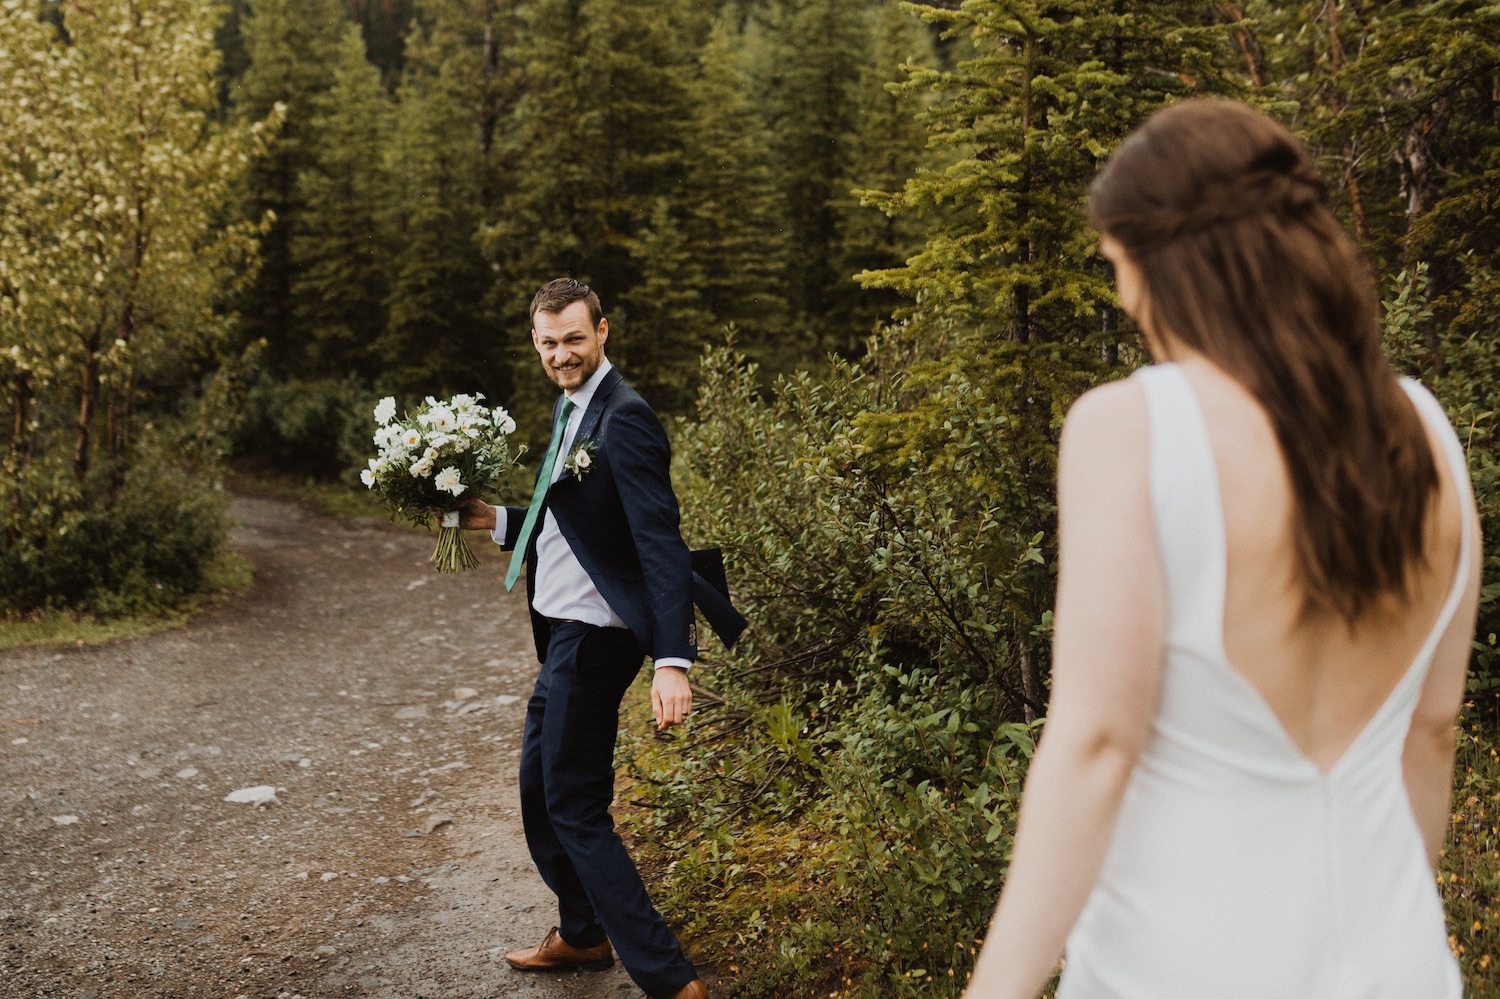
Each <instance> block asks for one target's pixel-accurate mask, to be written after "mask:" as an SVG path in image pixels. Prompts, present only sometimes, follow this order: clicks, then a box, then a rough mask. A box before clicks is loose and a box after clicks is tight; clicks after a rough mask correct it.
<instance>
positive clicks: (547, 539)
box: [491, 360, 692, 669]
mask: <svg viewBox="0 0 1500 999" xmlns="http://www.w3.org/2000/svg"><path fill="white" fill-rule="evenodd" d="M613 367H614V365H613V364H610V363H609V361H608V360H605V361H604V363H603V364H601V365H599V370H598V371H595V372H594V374H593V375H592V376H591V377H590V378H589V380H588V381H586V382H584V383H583V384H582V385H581V386H579V387H578V388H577V389H575V390H574V391H572V392H568V393H566V395H567V397H568V399H569V400H570V401H571V402H572V403H573V412H571V413H569V414H568V422H567V424H566V425H565V426H564V427H563V428H562V446H561V447H560V448H558V451H557V460H556V461H555V462H554V463H553V465H552V479H551V481H552V482H556V481H557V480H558V478H559V477H561V476H562V473H563V465H564V464H565V463H566V462H567V460H568V458H569V457H570V456H571V454H572V447H573V438H574V436H576V435H577V433H578V425H579V424H580V423H582V422H583V414H584V413H585V412H586V411H587V410H588V408H589V403H590V402H591V401H592V400H593V398H594V392H595V391H597V390H598V388H599V383H600V382H602V381H604V376H605V375H607V374H609V371H610V369H611V368H613ZM506 517H507V514H506V511H505V507H503V506H502V507H499V508H497V509H496V511H495V531H494V534H493V535H491V536H492V537H493V538H494V539H495V541H496V543H501V542H503V541H504V540H505V527H506ZM524 554H525V553H524V552H516V553H515V554H514V555H512V556H511V557H512V558H521V557H523V556H524ZM534 568H535V570H536V588H535V593H534V595H533V596H532V600H531V605H532V606H533V607H534V608H536V612H537V613H538V614H540V615H542V616H543V617H550V618H553V619H554V620H558V621H582V622H583V623H584V624H592V625H596V626H597V627H600V628H624V627H626V625H625V621H624V620H623V619H622V618H621V617H620V615H618V614H616V613H615V611H614V608H613V607H611V606H610V605H609V602H608V601H607V600H605V599H604V595H603V594H601V593H600V592H599V590H598V588H597V587H596V586H594V581H593V580H592V579H590V578H589V574H588V572H587V571H586V570H585V569H584V568H583V565H582V564H581V563H580V562H579V561H578V556H577V555H574V554H573V549H572V547H571V546H570V545H569V544H568V539H567V538H565V537H563V535H562V531H561V530H559V529H558V527H557V521H556V520H555V519H553V517H552V514H551V513H550V512H549V511H547V510H543V511H542V517H541V522H540V523H539V524H538V526H537V532H536V564H535V567H534ZM646 651H647V653H649V652H650V651H651V650H650V649H647V650H646ZM690 665H692V663H691V662H690V661H689V660H687V659H679V658H674V657H663V658H661V659H658V660H656V668H657V669H661V668H662V667H663V666H680V667H682V668H683V669H686V668H688V667H689V666H690Z"/></svg>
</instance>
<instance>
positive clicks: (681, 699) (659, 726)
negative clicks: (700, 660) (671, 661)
mask: <svg viewBox="0 0 1500 999" xmlns="http://www.w3.org/2000/svg"><path fill="white" fill-rule="evenodd" d="M692 710H693V688H692V687H690V686H689V685H688V677H687V670H685V669H683V668H682V667H680V666H662V667H661V668H659V669H658V670H657V671H656V675H655V677H653V678H652V680H651V713H652V714H653V715H655V716H656V730H657V731H658V732H665V731H666V730H667V729H669V728H671V727H672V726H673V725H676V724H678V723H679V722H681V721H682V720H683V719H684V718H686V717H687V716H688V713H689V712H690V711H692Z"/></svg>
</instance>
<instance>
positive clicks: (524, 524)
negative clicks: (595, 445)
mask: <svg viewBox="0 0 1500 999" xmlns="http://www.w3.org/2000/svg"><path fill="white" fill-rule="evenodd" d="M572 412H573V400H572V399H564V400H563V404H562V408H561V409H560V410H558V411H557V423H555V424H554V425H553V427H552V443H551V444H549V445H548V446H547V455H546V457H544V458H543V459H542V470H541V472H540V473H538V475H537V477H536V489H535V490H533V491H532V493H531V505H530V506H528V507H527V508H526V519H525V520H523V521H521V533H520V534H518V535H517V536H516V547H515V549H514V550H513V551H512V552H511V556H510V570H509V571H508V572H506V574H505V588H506V590H511V589H514V588H515V585H516V580H518V579H520V578H521V563H522V562H524V561H526V546H527V545H529V544H530V543H531V532H532V531H534V530H536V522H537V520H538V519H539V518H540V517H541V515H542V504H543V503H545V502H546V501H547V490H548V488H550V487H551V485H552V468H553V466H554V465H556V464H557V452H559V451H561V450H562V442H563V432H564V431H565V430H567V429H568V417H569V415H571V414H572Z"/></svg>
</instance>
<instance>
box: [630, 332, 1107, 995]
mask: <svg viewBox="0 0 1500 999" xmlns="http://www.w3.org/2000/svg"><path fill="white" fill-rule="evenodd" d="M932 347H933V345H932V344H931V343H923V344H914V343H912V342H910V341H909V340H908V339H907V338H906V335H905V332H904V331H903V330H899V329H898V330H894V331H891V332H890V333H889V334H887V335H886V336H885V337H884V338H881V339H879V340H877V341H876V342H874V343H873V344H872V349H871V352H870V354H869V357H868V362H867V363H866V364H865V365H864V366H863V367H857V366H854V365H851V364H848V363H845V362H840V361H835V362H833V364H832V366H831V368H830V370H829V372H828V373H827V375H826V376H825V377H824V378H823V379H822V380H821V381H820V380H817V379H814V378H813V377H812V376H810V375H806V374H803V375H799V376H797V377H795V378H790V379H784V380H781V381H779V382H778V383H777V384H776V386H775V387H774V388H773V389H772V391H771V392H769V393H763V392H762V390H761V389H760V386H759V385H758V383H757V373H756V371H755V370H754V368H753V367H751V366H749V365H746V364H745V363H744V362H743V358H737V357H736V356H734V355H733V353H732V352H731V351H728V350H720V351H714V352H712V353H711V354H710V355H709V357H708V359H707V360H706V362H705V365H704V390H703V393H702V395H701V397H700V419H699V422H698V423H696V424H693V425H684V426H682V427H681V428H680V432H679V439H678V452H679V460H680V467H679V469H678V470H677V481H678V483H679V491H680V493H681V495H682V497H683V500H684V505H685V507H686V515H685V523H686V524H688V525H689V529H690V530H692V531H695V532H697V533H698V534H699V535H700V536H699V537H697V538H695V539H694V540H701V541H704V542H711V543H715V544H722V545H724V547H725V551H726V559H727V561H728V563H729V574H730V578H731V579H732V580H733V581H734V582H735V584H736V586H737V587H738V592H737V599H738V600H739V601H740V603H741V604H742V605H744V606H745V607H746V608H747V613H748V616H749V617H750V619H751V621H752V622H753V625H752V628H751V630H750V631H749V632H748V633H747V634H746V636H745V638H744V639H742V643H743V644H742V645H740V646H739V647H738V648H737V649H736V652H735V655H734V657H733V658H732V659H729V660H726V661H722V662H713V661H710V662H707V663H705V668H704V675H705V676H706V677H707V679H706V680H705V681H704V682H705V683H707V685H708V686H709V687H710V688H711V689H712V691H713V694H714V697H715V698H717V703H713V704H710V705H707V707H706V710H705V711H703V712H701V713H700V721H699V723H698V725H699V728H698V730H697V731H698V733H699V735H698V738H697V739H696V740H695V744H694V746H693V747H691V748H690V749H689V750H688V751H687V752H686V754H685V756H681V755H679V756H674V758H673V760H672V761H671V762H670V764H669V765H667V766H665V767H663V769H667V770H668V772H667V773H666V774H665V775H663V776H657V766H656V760H655V758H654V755H653V752H652V750H651V749H650V747H649V746H642V745H639V744H638V745H637V746H636V747H635V748H634V750H633V751H632V753H630V754H628V755H630V757H631V759H632V761H633V769H632V771H631V772H632V775H633V777H634V778H635V781H636V783H635V791H636V797H637V799H638V800H641V801H643V802H645V803H647V804H649V805H651V806H652V807H651V810H650V815H649V818H647V817H644V816H643V817H642V818H641V820H640V821H644V822H649V823H652V824H655V825H660V826H667V827H671V829H672V830H673V831H672V833H671V835H670V836H669V837H650V839H651V840H652V841H654V842H659V841H662V840H663V839H666V840H669V841H670V842H671V843H672V849H671V857H672V860H673V861H674V868H673V870H674V874H673V878H672V888H671V892H670V894H669V895H668V896H667V897H665V898H664V900H663V902H664V905H666V906H667V907H668V908H669V909H674V910H675V909H676V908H677V907H678V906H681V907H682V908H683V909H684V915H685V916H688V917H689V918H692V919H694V920H696V921H697V926H698V928H699V931H700V932H704V933H708V934H712V933H714V932H716V931H715V929H714V927H722V928H724V929H722V930H720V931H717V932H719V933H720V934H721V936H720V937H719V938H718V939H717V940H716V941H715V942H717V943H719V944H720V945H722V946H723V947H724V948H725V949H726V950H739V949H741V948H743V947H744V946H746V945H747V944H752V943H753V944H754V946H755V947H756V949H757V950H758V951H759V952H761V953H770V954H773V955H775V960H774V961H772V962H771V963H769V964H767V965H763V966H760V967H757V968H756V969H755V970H754V971H753V972H747V973H746V974H745V975H743V976H741V978H740V979H739V980H738V986H737V987H738V988H739V989H740V991H741V992H742V993H743V994H751V995H789V994H791V995H795V994H805V993H806V992H807V991H808V990H811V989H812V988H813V987H814V986H815V985H816V986H817V987H818V988H821V987H822V986H825V985H826V986H829V987H847V988H855V989H866V990H870V991H869V992H867V993H863V994H881V995H886V994H916V993H918V992H920V993H921V994H924V995H934V994H946V993H945V992H944V990H945V989H948V990H952V991H954V992H956V991H957V990H958V989H960V988H961V987H962V984H961V983H962V982H963V980H964V975H963V972H964V970H965V969H966V968H967V967H968V965H969V963H970V962H971V961H972V958H973V948H974V945H975V942H976V938H977V937H978V935H979V934H980V933H981V931H982V929H983V927H984V925H985V923H986V921H987V920H988V917H989V914H990V911H991V910H992V908H993V906H994V901H995V896H996V893H997V891H998V887H999V884H1000V879H1001V876H1002V874H1003V872H1004V866H1005V858H1006V855H1007V853H1008V849H1009V841H1010V836H1011V834H1012V831H1013V828H1014V817H1015V809H1016V803H1017V800H1018V797H1019V793H1020V785H1021V778H1022V774H1023V773H1024V770H1025V765H1026V761H1027V760H1028V759H1029V756H1030V752H1031V746H1032V739H1033V737H1034V732H1033V730H1032V725H1031V720H1032V719H1034V718H1035V716H1036V715H1037V714H1038V713H1039V711H1040V708H1041V706H1042V705H1043V704H1044V702H1045V694H1044V692H1043V689H1042V677H1044V675H1045V670H1046V657H1047V639H1048V631H1049V628H1050V616H1049V615H1048V613H1047V607H1048V606H1049V604H1050V599H1051V589H1052V563H1053V560H1054V557H1055V547H1054V546H1053V544H1052V542H1051V541H1050V539H1051V537H1052V535H1053V532H1054V527H1055V508H1054V504H1053V502H1052V500H1051V498H1050V496H1051V489H1050V480H1051V478H1052V476H1053V475H1054V469H1055V451H1056V434H1057V429H1058V427H1059V426H1060V423H1061V416H1062V413H1063V412H1064V411H1065V410H1066V408H1067V405H1068V404H1069V403H1070V402H1071V401H1072V399H1073V397H1075V396H1076V395H1077V394H1078V393H1079V392H1080V391H1082V390H1083V388H1085V387H1087V386H1088V385H1089V384H1092V383H1093V382H1094V381H1096V380H1097V379H1098V378H1099V377H1100V376H1101V374H1102V373H1103V371H1104V369H1103V368H1102V367H1101V366H1100V365H1099V363H1098V362H1097V361H1096V360H1094V359H1093V357H1092V356H1090V355H1088V354H1085V353H1084V352H1081V351H1074V350H1070V349H1068V348H1065V347H1062V346H1059V345H1056V344H1046V343H1042V344H1033V345H1016V344H997V345H990V346H984V347H978V346H971V347H969V348H968V349H965V350H956V351H953V352H951V353H948V354H946V357H947V358H949V359H947V360H942V361H934V360H930V359H927V360H924V359H923V358H924V357H928V358H930V357H931V354H930V353H929V352H930V351H931V350H932ZM730 496H733V497H735V502H734V503H732V504H729V503H726V502H725V499H726V498H727V497H730ZM791 843H795V844H796V846H795V848H794V850H795V861H794V862H789V860H788V852H789V851H790V850H792V849H793V848H792V847H791V846H790V844H791ZM705 899H711V900H717V901H710V902H708V903H707V904H705ZM686 929H687V930H688V932H689V934H690V935H691V934H692V933H693V932H694V930H695V927H694V926H693V925H689V926H688V927H686Z"/></svg>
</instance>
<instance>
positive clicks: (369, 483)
mask: <svg viewBox="0 0 1500 999" xmlns="http://www.w3.org/2000/svg"><path fill="white" fill-rule="evenodd" d="M359 481H361V482H363V483H364V484H365V486H366V487H367V488H370V489H374V488H375V473H374V472H372V471H370V470H369V469H368V468H366V469H364V470H363V471H361V472H360V473H359Z"/></svg>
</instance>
